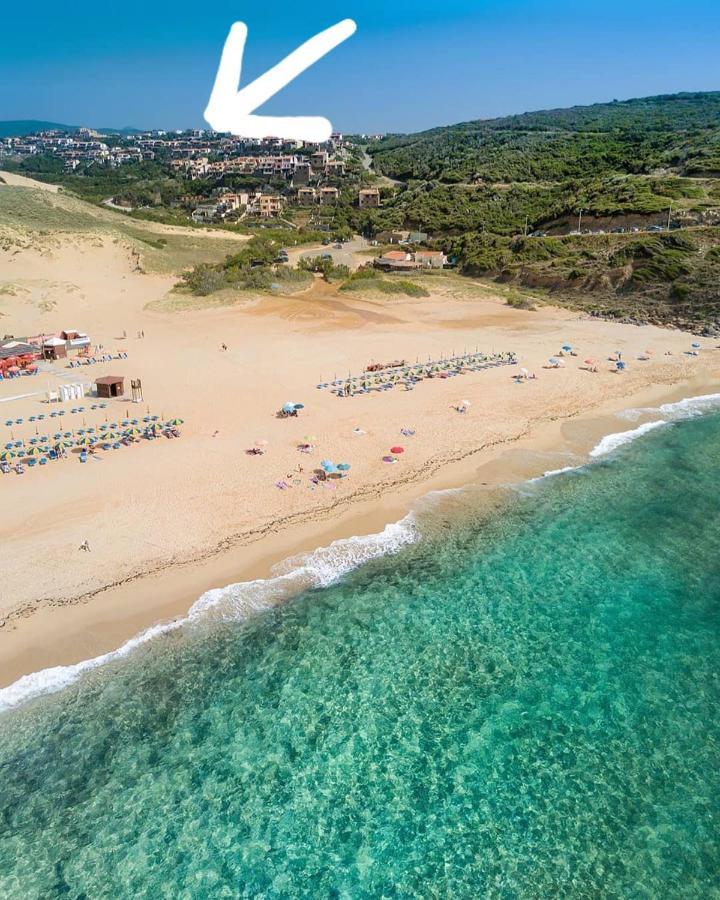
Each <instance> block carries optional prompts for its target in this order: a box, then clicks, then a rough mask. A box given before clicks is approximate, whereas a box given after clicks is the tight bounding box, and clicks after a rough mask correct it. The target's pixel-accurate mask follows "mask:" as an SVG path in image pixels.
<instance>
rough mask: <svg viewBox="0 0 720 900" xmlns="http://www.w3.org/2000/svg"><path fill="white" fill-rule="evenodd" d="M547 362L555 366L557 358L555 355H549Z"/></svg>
mask: <svg viewBox="0 0 720 900" xmlns="http://www.w3.org/2000/svg"><path fill="white" fill-rule="evenodd" d="M548 362H549V363H550V365H551V366H556V365H557V364H558V359H557V357H556V356H551V357H550V359H549V360H548Z"/></svg>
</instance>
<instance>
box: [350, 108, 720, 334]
mask: <svg viewBox="0 0 720 900" xmlns="http://www.w3.org/2000/svg"><path fill="white" fill-rule="evenodd" d="M368 152H370V153H371V154H372V157H373V163H374V169H375V172H376V173H377V174H379V175H387V176H389V177H391V178H394V179H397V180H398V181H399V182H401V184H400V185H399V186H398V187H397V188H396V190H395V191H394V193H393V196H391V197H388V198H387V200H386V201H385V202H384V204H383V208H382V209H380V210H378V211H377V212H375V213H373V214H372V215H371V216H368V215H367V214H365V216H364V217H358V222H357V224H358V225H363V226H365V227H368V226H369V227H370V228H375V229H378V230H379V229H381V228H401V227H406V228H412V229H417V230H421V231H427V232H429V233H431V234H432V235H433V238H434V243H435V244H436V245H438V246H441V247H443V248H444V249H445V250H447V251H448V252H449V253H451V254H452V255H453V256H454V257H455V258H456V259H457V261H458V264H459V266H460V269H461V271H463V272H464V273H466V274H472V275H475V276H478V275H479V276H486V277H492V278H496V279H498V280H502V281H505V282H514V283H516V284H517V285H518V286H520V287H525V288H529V289H534V290H536V291H540V292H542V294H546V295H549V296H552V297H553V298H555V299H556V300H558V301H562V302H564V303H570V304H572V305H576V306H579V307H582V308H585V309H590V310H592V311H593V312H596V313H598V314H601V315H608V316H616V317H623V318H630V319H635V320H638V321H646V320H648V319H652V320H654V321H661V322H670V323H674V324H679V325H684V326H687V325H690V326H691V327H693V328H696V329H697V328H699V327H708V328H711V329H714V328H716V327H718V328H720V287H719V285H720V251H719V250H718V244H720V92H713V93H698V94H674V95H669V96H659V97H647V98H644V99H640V100H628V101H623V102H613V103H600V104H595V105H593V106H584V107H572V108H570V109H556V110H545V111H540V112H532V113H525V114H523V115H517V116H508V117H506V118H502V119H491V120H485V121H482V120H481V121H475V122H465V123H462V124H459V125H453V126H450V127H446V128H435V129H432V130H431V131H426V132H422V133H420V134H413V135H391V136H388V137H387V138H385V139H384V140H382V141H379V142H377V143H376V144H373V145H372V146H371V147H370V148H368ZM581 213H582V218H581ZM360 219H363V221H360ZM668 225H669V226H670V229H671V230H670V231H668ZM582 226H584V228H582V230H583V231H586V230H587V231H588V232H590V233H587V234H582V235H579V234H572V232H573V231H577V230H578V229H579V227H582ZM660 228H662V229H664V232H663V233H662V234H659V235H658V234H656V235H654V236H651V235H650V234H649V233H648V229H652V230H655V231H657V230H658V229H660ZM613 231H615V232H629V233H625V234H622V233H621V234H610V233H608V232H613ZM526 232H528V233H530V234H531V235H532V234H533V233H535V236H531V237H527V236H526ZM681 235H682V236H681Z"/></svg>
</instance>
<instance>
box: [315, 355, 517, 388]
mask: <svg viewBox="0 0 720 900" xmlns="http://www.w3.org/2000/svg"><path fill="white" fill-rule="evenodd" d="M516 364H517V357H516V356H515V354H514V353H497V354H493V355H491V356H487V355H485V354H482V353H469V354H465V355H463V356H455V357H451V358H450V359H442V360H429V361H428V362H426V363H415V364H414V365H405V366H403V367H402V368H400V367H397V366H392V367H391V368H385V369H380V370H377V371H368V370H366V371H365V372H364V373H363V374H362V375H357V376H352V375H351V376H348V378H341V379H336V380H335V381H331V382H323V383H322V384H319V385H318V386H317V387H318V390H324V389H325V388H330V390H331V392H332V393H334V394H337V396H338V397H351V396H354V395H355V394H368V393H370V391H371V390H377V391H389V390H392V389H393V388H394V387H396V385H403V386H404V387H405V390H409V391H411V390H413V388H414V387H415V385H416V384H418V383H419V382H420V381H423V380H425V379H431V378H454V377H455V376H457V375H463V374H464V373H465V372H479V371H482V370H483V369H491V368H495V367H497V366H513V365H516Z"/></svg>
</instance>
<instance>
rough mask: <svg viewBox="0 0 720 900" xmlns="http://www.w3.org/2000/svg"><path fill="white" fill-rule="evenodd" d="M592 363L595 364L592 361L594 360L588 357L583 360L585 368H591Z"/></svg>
mask: <svg viewBox="0 0 720 900" xmlns="http://www.w3.org/2000/svg"><path fill="white" fill-rule="evenodd" d="M594 363H595V360H594V359H590V358H589V357H588V359H586V360H585V365H586V366H592V365H594Z"/></svg>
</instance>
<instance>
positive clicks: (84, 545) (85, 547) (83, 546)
mask: <svg viewBox="0 0 720 900" xmlns="http://www.w3.org/2000/svg"><path fill="white" fill-rule="evenodd" d="M78 550H84V551H85V552H86V553H89V552H90V541H88V539H87V538H85V540H84V541H83V542H82V544H80V546H79V547H78Z"/></svg>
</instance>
